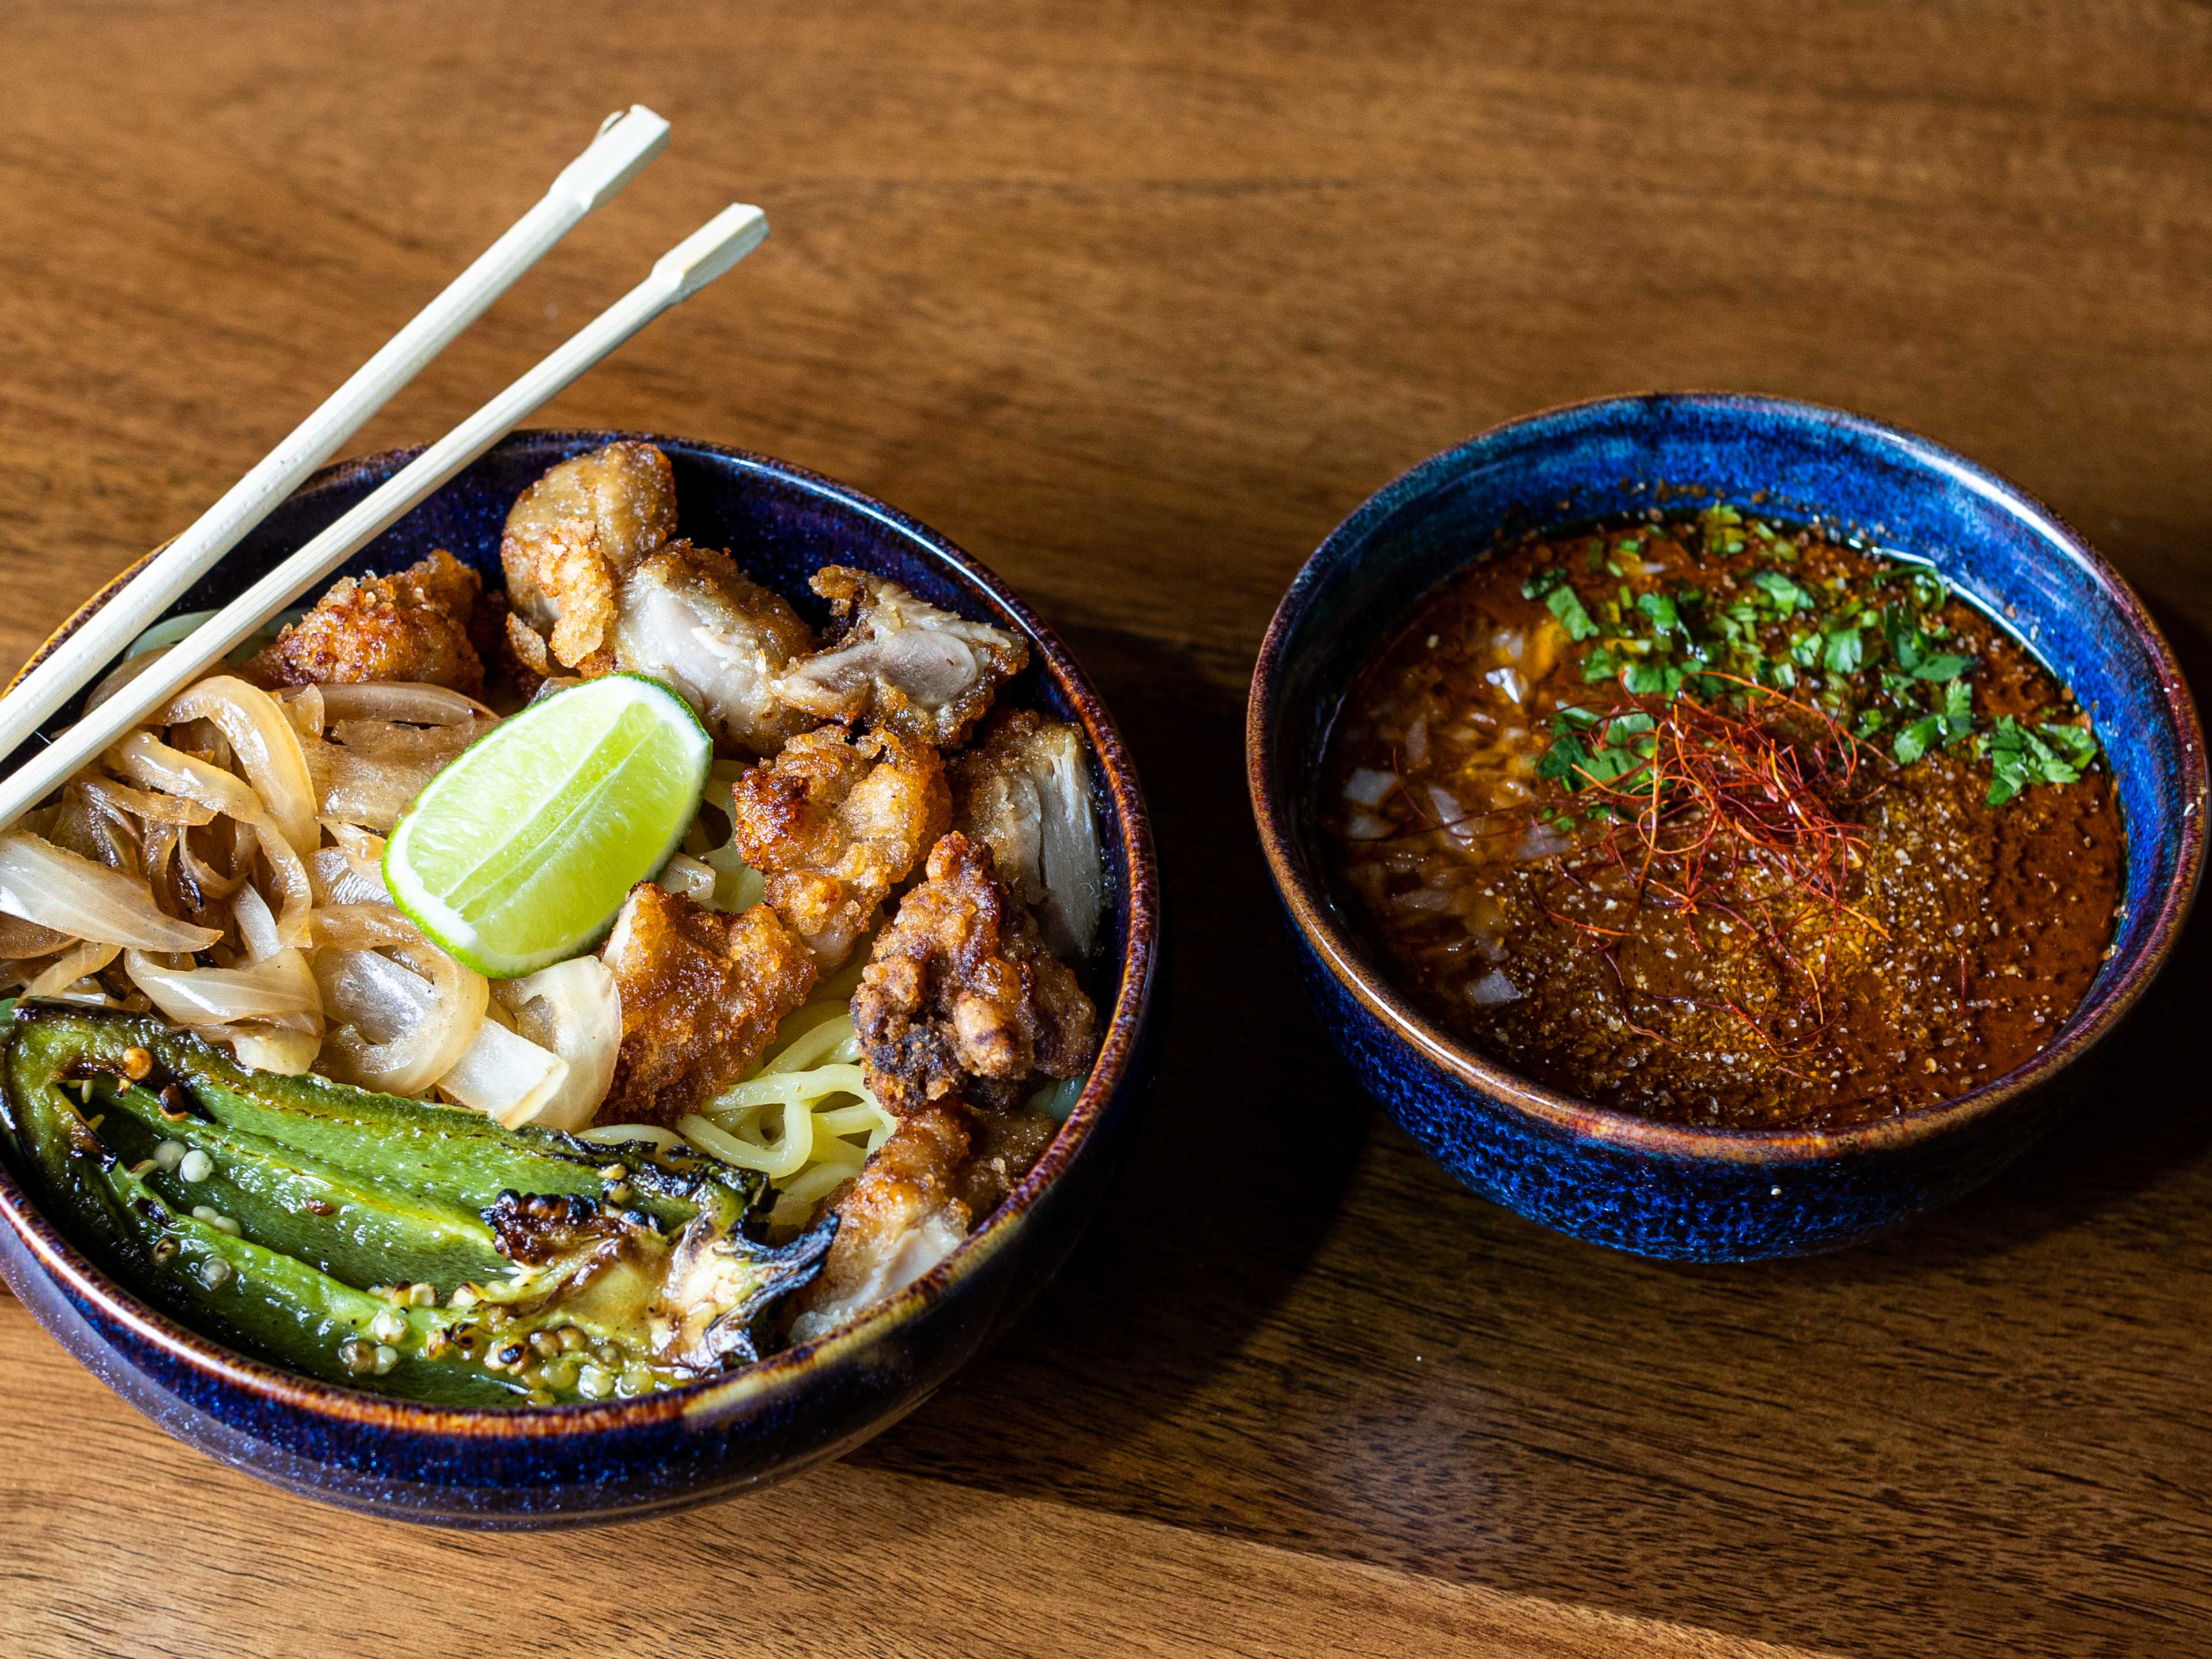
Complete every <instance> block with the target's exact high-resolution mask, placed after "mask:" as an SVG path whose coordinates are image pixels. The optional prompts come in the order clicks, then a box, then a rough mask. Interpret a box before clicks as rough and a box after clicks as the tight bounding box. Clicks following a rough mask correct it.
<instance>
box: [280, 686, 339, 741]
mask: <svg viewBox="0 0 2212 1659" xmlns="http://www.w3.org/2000/svg"><path fill="white" fill-rule="evenodd" d="M270 695H271V696H274V697H275V698H276V706H277V707H278V708H281V709H283V711H284V717H285V718H286V719H287V720H290V721H291V722H292V729H293V730H294V731H295V732H298V733H299V734H300V744H301V750H302V752H305V750H307V747H308V746H309V745H310V744H313V743H314V742H317V741H319V740H320V739H321V738H322V735H323V727H324V726H325V725H326V724H327V723H328V721H329V716H328V715H327V714H325V712H324V708H325V704H324V702H323V688H322V687H321V686H319V685H288V686H286V687H285V688H284V689H283V690H281V691H276V692H272V693H271V694H270Z"/></svg>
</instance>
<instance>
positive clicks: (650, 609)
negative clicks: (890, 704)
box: [553, 542, 814, 755]
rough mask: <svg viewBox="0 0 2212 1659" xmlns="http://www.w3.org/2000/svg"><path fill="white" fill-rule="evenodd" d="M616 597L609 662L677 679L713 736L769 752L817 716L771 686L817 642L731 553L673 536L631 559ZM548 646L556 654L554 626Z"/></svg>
mask: <svg viewBox="0 0 2212 1659" xmlns="http://www.w3.org/2000/svg"><path fill="white" fill-rule="evenodd" d="M562 622H563V625H564V626H565V624H566V622H567V617H566V615H565V613H564V615H563V617H562ZM612 643H613V647H614V657H615V665H616V666H617V667H618V668H621V669H623V670H624V671H627V672H629V673H633V674H649V675H651V676H652V677H653V678H655V679H658V680H665V681H666V682H667V683H668V684H670V685H671V686H673V687H675V688H676V690H677V691H678V693H680V694H681V695H682V696H683V698H684V702H688V703H690V705H691V707H692V708H693V710H694V711H696V713H697V714H698V715H699V718H700V719H701V720H702V721H703V722H705V724H706V727H707V730H708V732H710V733H711V734H712V735H713V737H714V741H715V742H716V743H718V744H721V745H722V746H723V747H725V748H735V749H742V750H750V751H751V752H752V753H754V754H756V755H772V754H774V753H775V750H776V749H777V748H778V746H779V745H781V744H782V743H783V741H784V739H785V738H790V737H793V736H794V735H796V734H797V733H799V732H803V731H805V729H806V728H807V727H808V726H811V725H813V724H814V721H813V720H812V719H811V717H810V716H808V715H806V714H802V713H800V712H799V710H797V709H795V708H792V707H791V706H790V705H789V704H787V703H785V702H781V700H780V699H778V698H777V697H776V696H775V695H774V694H773V693H771V692H770V691H769V684H770V683H771V682H772V681H773V680H774V679H775V677H776V676H777V675H778V674H780V673H781V672H782V671H783V670H784V668H785V666H786V665H787V664H789V663H790V662H791V660H792V659H793V658H795V657H799V656H803V655H805V653H807V652H809V651H811V650H812V649H813V648H814V630H813V629H811V628H809V627H808V626H807V625H806V624H805V623H803V622H801V621H800V620H799V613H798V612H797V611H793V609H792V608H791V606H790V605H789V603H788V602H787V601H786V600H785V599H784V598H783V597H782V596H781V594H778V593H772V592H769V590H768V589H767V588H765V587H763V586H761V585H760V584H759V583H758V582H757V581H754V580H752V579H751V578H750V577H749V576H747V575H746V574H744V572H743V571H741V570H739V569H738V567H737V564H736V562H735V561H733V560H732V558H731V557H730V556H729V555H728V554H726V553H718V552H716V551H714V550H713V549H711V548H705V547H694V546H692V545H691V544H690V543H689V542H672V543H671V544H669V545H668V547H667V548H666V549H665V550H662V551H661V552H659V553H653V554H649V555H647V556H646V557H645V558H643V559H641V560H640V561H639V562H637V564H636V565H635V568H632V569H631V571H630V573H629V575H628V576H626V577H624V578H623V583H622V587H621V590H620V592H619V593H618V594H617V608H616V617H615V623H614V637H613V641H612ZM553 645H554V654H555V655H556V656H558V655H561V637H560V632H559V630H558V629H556V630H555V633H554V640H553Z"/></svg>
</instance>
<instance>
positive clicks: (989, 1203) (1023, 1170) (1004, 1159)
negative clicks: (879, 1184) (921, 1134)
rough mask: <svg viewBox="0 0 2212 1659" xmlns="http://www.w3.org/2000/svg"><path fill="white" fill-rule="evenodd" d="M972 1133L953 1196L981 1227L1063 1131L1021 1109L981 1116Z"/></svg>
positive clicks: (972, 1122) (1039, 1114)
mask: <svg viewBox="0 0 2212 1659" xmlns="http://www.w3.org/2000/svg"><path fill="white" fill-rule="evenodd" d="M1058 1133H1060V1125H1059V1124H1058V1123H1057V1122H1056V1121H1054V1120H1053V1119H1051V1118H1049V1117H1047V1116H1046V1115H1044V1114H1043V1113H1042V1112H1032V1111H1030V1110H1028V1109H1018V1110H1015V1111H1011V1112H976V1113H975V1114H973V1115H971V1116H970V1118H969V1139H970V1143H971V1150H970V1151H969V1154H968V1161H967V1162H966V1163H965V1164H962V1165H961V1166H960V1173H959V1175H958V1176H957V1178H956V1179H955V1181H954V1182H953V1194H954V1196H956V1197H957V1198H958V1199H959V1200H960V1202H961V1203H962V1204H963V1206H965V1207H966V1209H967V1211H968V1213H969V1217H970V1218H972V1219H973V1220H974V1221H975V1222H977V1223H980V1222H981V1220H982V1219H983V1218H984V1217H986V1216H987V1215H989V1214H990V1213H991V1212H992V1211H994V1210H995V1209H997V1208H998V1207H999V1206H1000V1205H1001V1204H1003V1203H1005V1202H1006V1194H1008V1193H1011V1192H1012V1191H1013V1190H1014V1188H1017V1187H1018V1186H1020V1185H1021V1184H1022V1178H1023V1177H1024V1176H1026V1175H1028V1174H1029V1172H1030V1170H1032V1169H1034V1168H1036V1161H1037V1160H1038V1159H1039V1158H1042V1157H1043V1156H1044V1149H1045V1148H1046V1147H1048V1146H1051V1145H1052V1140H1053V1137H1054V1135H1056V1134H1058ZM884 1145H886V1146H888V1145H890V1142H888V1141H886V1142H885V1143H884Z"/></svg>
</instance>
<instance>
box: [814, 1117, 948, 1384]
mask: <svg viewBox="0 0 2212 1659" xmlns="http://www.w3.org/2000/svg"><path fill="white" fill-rule="evenodd" d="M968 1151H969V1130H968V1114H967V1113H966V1112H965V1111H964V1110H963V1109H961V1108H960V1107H958V1106H957V1105H952V1104H947V1105H942V1106H925V1107H923V1108H921V1109H920V1110H918V1111H915V1112H914V1113H912V1114H910V1115H908V1116H907V1117H906V1118H904V1119H903V1120H902V1121H901V1122H900V1124H899V1127H898V1128H897V1130H896V1133H893V1134H892V1136H891V1138H890V1139H888V1140H886V1141H885V1142H884V1144H883V1145H882V1146H879V1147H878V1148H877V1149H876V1153H875V1156H874V1157H872V1158H870V1159H869V1160H868V1164H867V1167H866V1169H864V1170H861V1171H860V1174H859V1175H857V1176H854V1178H853V1179H852V1180H850V1181H848V1182H846V1183H845V1184H844V1185H843V1186H842V1187H840V1188H838V1189H837V1190H836V1192H834V1193H832V1194H830V1195H829V1198H828V1200H825V1202H824V1205H823V1207H824V1208H825V1209H827V1210H829V1211H833V1212H836V1217H837V1237H836V1239H835V1240H834V1241H833V1242H832V1243H831V1244H830V1246H829V1255H828V1256H827V1257H826V1258H825V1259H824V1261H823V1264H822V1275H821V1277H820V1278H818V1279H816V1280H815V1281H814V1283H813V1284H811V1285H809V1286H808V1287H807V1288H806V1291H805V1293H804V1295H803V1296H802V1297H801V1299H800V1308H799V1317H798V1318H797V1319H795V1320H793V1322H792V1326H791V1335H792V1340H793V1341H797V1342H811V1341H812V1340H814V1339H815V1338H817V1337H818V1336H822V1335H824V1334H827V1333H829V1331H831V1330H834V1329H835V1328H836V1327H838V1326H840V1325H842V1324H843V1323H844V1322H846V1321H847V1320H848V1319H850V1318H851V1317H852V1316H854V1314H856V1313H858V1312H860V1310H862V1309H863V1308H866V1307H867V1306H868V1305H870V1304H872V1303H875V1302H878V1301H880V1300H882V1299H883V1298H884V1297H887V1296H890V1295H891V1294H892V1293H893V1292H895V1291H901V1290H903V1289H905V1288H906V1286H908V1285H911V1284H912V1283H914V1281H915V1279H919V1278H921V1276H922V1274H924V1273H927V1272H928V1271H929V1270H930V1269H931V1268H932V1267H935V1266H936V1265H937V1264H938V1263H939V1262H940V1261H944V1260H945V1257H946V1256H948V1255H951V1254H952V1251H953V1249H954V1247H955V1246H957V1244H958V1243H960V1241H961V1240H962V1239H963V1238H965V1237H967V1236H968V1226H969V1221H970V1219H971V1216H970V1214H969V1209H968V1206H966V1205H964V1204H963V1203H962V1202H961V1201H960V1200H959V1198H958V1197H957V1195H956V1193H955V1187H956V1184H957V1181H958V1178H959V1175H960V1170H961V1166H962V1165H963V1164H964V1163H965V1162H966V1161H967V1158H968Z"/></svg>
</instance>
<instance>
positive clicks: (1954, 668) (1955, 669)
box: [1912, 654, 1974, 680]
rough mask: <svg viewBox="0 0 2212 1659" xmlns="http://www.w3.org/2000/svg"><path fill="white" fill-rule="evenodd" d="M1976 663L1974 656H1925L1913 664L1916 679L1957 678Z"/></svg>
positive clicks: (1913, 675)
mask: <svg viewBox="0 0 2212 1659" xmlns="http://www.w3.org/2000/svg"><path fill="white" fill-rule="evenodd" d="M1973 665H1974V659H1972V657H1955V656H1951V655H1948V654H1946V655H1944V656H1941V657H1923V658H1921V659H1920V660H1919V661H1918V662H1917V663H1915V664H1913V665H1912V678H1914V679H1916V680H1955V679H1957V678H1959V676H1960V675H1961V674H1963V673H1965V672H1966V671H1967V670H1968V669H1969V668H1972V666H1973Z"/></svg>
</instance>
